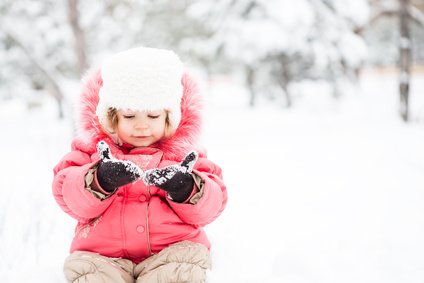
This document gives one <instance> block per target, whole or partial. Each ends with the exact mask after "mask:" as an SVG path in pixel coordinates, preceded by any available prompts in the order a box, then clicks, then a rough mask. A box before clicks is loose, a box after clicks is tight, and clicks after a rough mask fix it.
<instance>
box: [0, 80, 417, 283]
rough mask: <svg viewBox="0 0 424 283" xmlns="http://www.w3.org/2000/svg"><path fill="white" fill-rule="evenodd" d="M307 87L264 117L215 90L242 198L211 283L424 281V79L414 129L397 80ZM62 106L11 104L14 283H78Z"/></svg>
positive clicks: (222, 234) (216, 142)
mask: <svg viewBox="0 0 424 283" xmlns="http://www.w3.org/2000/svg"><path fill="white" fill-rule="evenodd" d="M306 90H307V91H309V93H305V94H304V95H303V97H301V98H300V99H298V101H297V102H296V103H297V105H296V107H295V108H293V109H291V110H285V111H282V110H281V109H277V108H276V107H274V106H272V107H270V106H266V105H262V106H261V107H259V108H258V109H253V110H252V109H248V108H247V107H246V106H245V105H246V103H245V102H246V98H245V96H244V92H243V90H241V89H240V88H238V87H237V86H235V85H229V84H228V82H225V81H218V82H215V83H214V84H213V85H212V86H211V91H210V93H209V94H208V99H207V101H208V104H207V112H206V114H207V115H206V121H205V135H204V143H205V145H206V146H207V148H208V151H209V157H210V158H211V159H212V160H213V161H215V162H217V163H218V164H220V165H221V166H222V168H223V171H224V178H225V181H226V184H227V186H228V190H229V202H228V206H227V209H226V211H224V213H223V214H222V216H221V217H220V218H218V219H217V220H216V222H214V223H213V224H211V225H210V226H209V227H208V228H207V230H208V233H209V235H210V238H211V240H212V242H213V250H212V252H213V259H214V266H213V271H212V272H210V273H209V282H211V283H212V282H216V283H217V282H220V283H226V282H228V283H229V282H231V283H234V282H240V283H257V282H267V283H274V282H275V283H277V282H290V283H297V282H299V283H300V282H302V283H303V282H314V283H315V282H326V283H329V282H334V283H340V282H344V283H349V282H361V283H366V282H373V283H375V282H382V283H395V282H396V283H397V282H399V283H404V282H409V283H414V282H417V283H418V282H423V281H424V268H423V266H424V240H423V239H424V205H423V203H424V174H423V172H424V146H423V144H424V98H423V97H419V95H422V93H424V77H422V76H421V77H418V78H416V79H415V81H414V84H413V91H414V95H413V97H412V98H411V100H412V103H414V109H413V110H414V111H415V116H414V117H415V118H414V119H415V122H414V123H411V124H407V125H405V124H403V123H402V122H401V121H399V119H398V117H397V115H396V109H397V101H398V100H397V95H396V93H395V92H396V90H397V87H396V80H395V79H394V77H393V76H392V75H389V76H383V77H382V76H376V75H373V74H368V75H365V76H364V79H363V80H362V83H361V86H360V87H358V89H356V90H355V91H351V92H350V93H349V94H348V95H346V96H345V97H344V98H342V99H340V100H339V101H333V100H329V99H328V95H327V92H326V91H325V89H322V88H319V87H306ZM48 106H49V104H47V106H46V108H45V109H41V110H39V111H32V112H31V113H29V114H27V113H26V109H25V108H24V107H23V106H21V105H20V104H19V103H18V102H10V103H7V104H6V103H4V104H3V105H0V119H1V122H0V131H1V133H2V137H3V138H1V139H0V161H1V162H0V192H1V194H0V196H1V197H0V207H1V209H0V243H1V245H0V274H2V280H1V281H2V282H64V280H63V276H62V272H61V269H62V263H63V260H64V258H65V257H66V256H67V253H68V247H69V244H70V241H71V238H72V233H73V226H74V222H73V220H71V219H70V218H69V217H68V216H67V215H65V214H64V213H63V212H62V211H61V210H60V209H59V208H58V206H57V205H56V203H55V202H54V200H53V198H52V196H51V191H50V190H51V189H50V184H51V179H52V167H53V166H54V164H55V163H56V162H57V161H58V160H59V159H60V157H61V156H62V155H63V154H64V153H65V152H66V151H67V150H68V149H69V140H70V138H71V130H70V128H71V124H70V122H69V121H61V122H58V121H56V120H55V113H53V112H51V111H49V109H50V108H49V107H48Z"/></svg>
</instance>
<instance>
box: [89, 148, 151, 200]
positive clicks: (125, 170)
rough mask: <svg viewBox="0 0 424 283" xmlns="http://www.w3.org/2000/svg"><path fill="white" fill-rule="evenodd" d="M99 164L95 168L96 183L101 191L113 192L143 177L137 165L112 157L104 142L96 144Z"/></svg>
mask: <svg viewBox="0 0 424 283" xmlns="http://www.w3.org/2000/svg"><path fill="white" fill-rule="evenodd" d="M97 151H98V153H99V155H100V163H99V165H98V167H97V181H98V182H99V185H100V186H101V187H102V189H103V190H105V191H107V192H113V191H114V190H115V189H116V188H118V187H121V186H123V185H126V184H128V183H131V182H134V181H136V180H138V179H139V178H140V177H141V176H142V175H143V170H141V169H140V168H139V167H138V166H137V165H135V164H134V163H133V162H131V161H128V160H119V159H116V158H114V157H113V156H112V154H111V153H110V149H109V146H108V144H107V143H106V142H104V141H100V142H99V143H98V144H97Z"/></svg>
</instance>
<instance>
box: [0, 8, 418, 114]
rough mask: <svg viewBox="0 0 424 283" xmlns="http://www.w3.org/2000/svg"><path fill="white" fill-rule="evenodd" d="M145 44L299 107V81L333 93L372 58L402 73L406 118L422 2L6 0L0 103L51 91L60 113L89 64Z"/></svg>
mask: <svg viewBox="0 0 424 283" xmlns="http://www.w3.org/2000/svg"><path fill="white" fill-rule="evenodd" d="M139 45H145V46H152V47H159V48H168V49H173V50H175V51H176V52H177V53H178V54H179V55H180V56H181V57H182V59H183V61H184V62H186V63H187V65H188V66H189V67H191V68H197V69H199V70H203V71H204V74H205V76H206V77H207V78H211V77H213V76H215V75H217V74H221V75H222V74H225V75H231V76H235V77H237V78H238V79H239V81H240V82H241V83H242V84H243V85H245V86H246V88H247V90H248V91H247V93H248V95H249V100H248V101H249V103H250V105H251V106H252V107H253V106H255V104H256V102H257V100H258V99H259V98H261V99H265V100H269V101H270V102H271V103H276V104H279V105H280V106H282V108H286V107H295V104H296V100H297V96H299V94H298V89H299V88H294V87H293V86H295V85H299V83H302V82H307V81H311V80H313V81H317V80H319V81H322V82H325V83H327V84H328V85H329V86H330V87H331V90H332V97H333V98H334V99H337V98H338V97H340V96H342V95H343V92H344V89H345V86H346V85H347V84H355V83H356V82H357V79H358V75H360V73H361V71H362V70H363V69H364V68H367V69H369V68H372V69H373V70H376V71H379V72H393V71H397V72H398V77H399V114H400V115H401V117H402V118H403V120H404V121H408V120H411V117H412V118H413V113H412V114H411V113H410V111H409V103H410V102H409V98H408V93H409V88H410V87H409V84H410V77H411V74H412V75H413V74H414V73H416V72H423V63H424V1H423V0H350V1H346V0H297V1H285V0H280V1H266V0H204V1H194V0H177V1H164V0H157V1H153V0H150V1H149V0H143V1H141V0H139V1H135V0H119V1H118V0H105V1H98V0H92V1H79V0H60V1H56V0H39V1H33V0H2V1H1V2H0V63H1V66H2V67H1V69H0V103H1V101H4V100H10V99H21V100H22V101H23V102H24V103H25V104H26V105H27V107H28V108H29V109H31V108H36V107H38V106H40V104H41V103H42V99H41V98H42V97H43V95H46V94H48V95H51V96H52V97H54V98H55V99H56V101H57V105H58V117H61V118H62V117H64V116H65V115H68V113H69V111H68V110H69V108H70V107H69V105H70V103H69V102H70V101H72V100H73V99H74V98H75V96H77V95H76V94H77V93H75V87H72V86H75V85H76V84H77V83H78V82H79V80H80V78H81V77H82V76H83V75H84V73H85V72H86V71H87V69H88V68H90V67H93V66H94V67H96V66H98V64H100V62H101V59H102V58H104V56H105V55H106V54H109V53H112V52H116V51H120V50H123V49H127V48H130V47H134V46H139ZM411 115H412V116H411Z"/></svg>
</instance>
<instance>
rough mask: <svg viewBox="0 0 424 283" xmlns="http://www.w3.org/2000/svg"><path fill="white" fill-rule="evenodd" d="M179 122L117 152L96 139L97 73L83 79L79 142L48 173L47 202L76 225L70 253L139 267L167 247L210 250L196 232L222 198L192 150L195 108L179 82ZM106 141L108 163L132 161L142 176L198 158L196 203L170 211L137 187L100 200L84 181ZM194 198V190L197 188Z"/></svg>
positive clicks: (217, 177)
mask: <svg viewBox="0 0 424 283" xmlns="http://www.w3.org/2000/svg"><path fill="white" fill-rule="evenodd" d="M182 84H183V87H184V94H183V99H182V103H181V111H182V118H181V122H180V125H179V126H178V129H177V131H176V132H175V134H174V135H173V136H172V137H171V138H169V139H166V140H164V141H161V142H159V143H157V144H155V145H154V146H152V147H147V148H128V147H120V146H118V145H116V144H114V143H113V141H112V138H111V137H109V136H108V135H107V134H106V133H104V132H103V131H102V128H101V126H100V124H99V122H98V119H97V117H96V115H95V109H96V106H97V103H98V93H99V89H100V87H101V85H102V79H101V74H100V72H96V73H94V74H92V75H91V76H89V77H87V79H86V81H85V83H84V89H83V91H82V94H81V100H80V101H81V104H80V127H81V130H82V132H81V135H80V136H79V137H77V138H76V139H75V140H74V141H73V142H72V150H71V152H70V153H68V154H67V155H66V156H65V157H64V158H63V159H62V160H61V161H60V162H59V163H58V164H57V165H56V167H55V168H54V181H53V194H54V197H55V199H56V201H57V203H58V204H59V205H60V207H61V208H62V209H63V210H64V211H65V212H66V213H68V214H69V215H70V216H71V217H73V218H75V219H76V220H77V221H78V224H77V227H76V230H75V236H74V239H73V242H72V245H71V252H73V251H77V250H81V251H91V252H96V253H99V254H102V255H105V256H108V257H121V258H127V259H130V260H132V261H133V262H135V263H139V262H141V261H142V260H144V259H145V258H147V257H149V256H150V255H152V254H155V253H158V252H159V251H161V250H162V249H164V248H166V247H168V246H169V245H171V244H173V243H176V242H179V241H183V240H190V241H193V242H198V243H202V244H204V245H206V246H207V247H208V248H210V243H209V240H208V238H207V237H206V234H205V232H204V231H203V229H202V227H203V226H205V225H206V224H208V223H210V222H212V221H213V220H214V219H215V218H216V217H218V216H219V215H220V214H221V212H222V211H223V209H224V207H225V205H226V202H227V194H226V188H225V185H224V184H223V182H222V174H221V169H220V168H219V167H218V166H217V165H215V164H214V163H212V162H211V161H209V160H208V159H206V154H205V152H204V151H203V150H202V149H201V148H200V147H199V146H197V143H196V141H197V138H198V136H199V132H200V112H199V111H200V108H201V105H200V101H199V95H198V92H197V88H196V86H195V84H194V82H193V81H192V80H191V79H190V78H189V77H188V76H187V75H185V76H184V77H183V79H182ZM100 140H105V141H106V142H107V143H108V144H109V146H110V149H111V153H112V155H113V156H114V157H116V158H118V159H122V160H131V161H133V162H135V163H136V164H137V165H139V166H140V167H141V168H142V169H143V170H147V169H151V168H154V167H164V166H167V165H170V164H176V163H179V162H181V160H182V159H183V158H184V156H185V155H186V154H188V153H189V152H190V151H192V150H197V151H198V152H199V159H198V161H197V162H196V164H195V166H194V170H193V173H194V175H197V176H198V177H199V178H198V179H201V185H200V187H201V189H200V193H199V194H198V195H200V198H199V199H198V200H197V201H196V202H194V204H193V203H190V202H186V203H175V202H173V201H171V200H169V199H168V198H167V197H166V195H165V192H164V191H163V190H160V189H159V188H156V187H153V186H146V185H145V184H144V183H143V181H137V182H135V183H132V184H128V185H125V186H123V187H120V188H119V189H118V190H117V191H116V193H114V194H112V195H111V196H109V197H107V198H105V199H103V200H101V199H100V198H99V197H96V196H95V195H94V193H93V192H92V191H90V189H89V188H86V187H87V184H86V183H87V180H86V179H87V178H86V176H87V174H88V173H89V171H90V169H92V168H93V167H95V166H96V165H97V163H98V161H99V156H98V154H97V152H96V144H97V142H98V141H100ZM197 190H199V188H197Z"/></svg>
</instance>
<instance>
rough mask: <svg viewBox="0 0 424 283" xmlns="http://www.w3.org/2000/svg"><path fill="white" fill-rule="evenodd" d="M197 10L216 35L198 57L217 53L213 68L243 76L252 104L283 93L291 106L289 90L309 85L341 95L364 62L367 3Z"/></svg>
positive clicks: (260, 3) (237, 4) (241, 4)
mask: <svg viewBox="0 0 424 283" xmlns="http://www.w3.org/2000/svg"><path fill="white" fill-rule="evenodd" d="M196 8H197V10H198V11H203V13H198V16H199V17H202V18H204V19H206V20H209V21H210V23H211V24H210V26H212V27H213V29H214V30H215V33H213V36H211V37H210V38H209V39H208V40H205V41H203V42H202V43H201V44H200V45H198V46H199V47H198V48H197V51H199V50H204V49H205V48H206V47H209V48H211V47H212V48H213V49H214V50H213V51H212V50H210V51H209V52H208V54H207V56H210V58H214V61H212V62H211V63H212V64H214V65H215V62H218V65H221V67H222V68H223V69H230V70H241V71H242V72H244V74H245V78H246V84H247V85H248V87H249V89H250V91H251V104H254V101H255V97H256V95H257V94H258V93H265V94H268V96H270V97H273V96H275V95H276V94H277V95H278V94H281V93H283V94H285V97H286V103H287V105H288V106H289V105H291V95H290V84H291V83H293V82H295V81H299V80H305V79H326V80H328V81H330V82H332V83H333V85H334V89H335V94H336V95H337V94H338V88H337V81H338V80H339V78H345V77H346V76H351V77H354V76H353V75H352V74H354V71H355V70H356V69H358V68H359V67H360V66H361V64H362V62H363V60H364V59H365V55H366V48H365V44H364V41H363V39H362V38H361V37H360V36H358V35H357V34H355V32H354V31H355V29H356V28H357V27H358V26H360V25H363V24H365V23H366V21H367V18H368V3H367V1H366V0H349V1H339V0H299V1H289V0H278V1H265V0H242V1H230V0H221V1H201V3H198V4H197V7H196ZM222 62H224V63H222Z"/></svg>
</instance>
